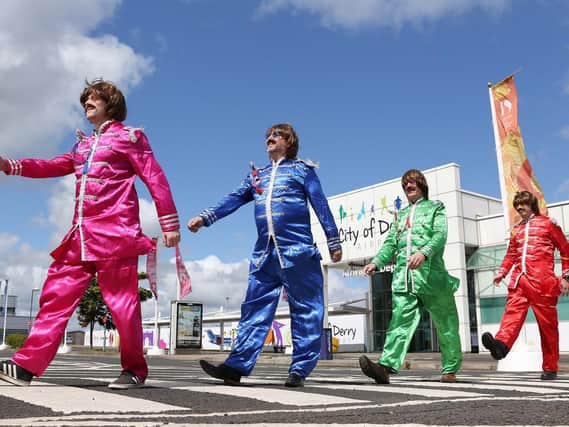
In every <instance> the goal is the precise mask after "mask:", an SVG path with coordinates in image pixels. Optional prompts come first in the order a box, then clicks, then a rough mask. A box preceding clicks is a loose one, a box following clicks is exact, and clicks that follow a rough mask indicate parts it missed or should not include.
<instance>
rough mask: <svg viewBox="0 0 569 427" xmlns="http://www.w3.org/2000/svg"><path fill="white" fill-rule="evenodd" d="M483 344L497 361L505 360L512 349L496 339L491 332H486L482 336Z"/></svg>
mask: <svg viewBox="0 0 569 427" xmlns="http://www.w3.org/2000/svg"><path fill="white" fill-rule="evenodd" d="M482 344H484V347H486V348H487V349H488V350H490V354H491V355H492V357H493V358H494V359H496V360H500V359H503V358H504V357H506V356H507V354H508V352H509V351H510V349H509V348H508V346H507V345H506V344H504V343H503V342H502V341H500V340H497V339H495V338H494V337H493V336H492V334H491V333H490V332H484V333H483V334H482Z"/></svg>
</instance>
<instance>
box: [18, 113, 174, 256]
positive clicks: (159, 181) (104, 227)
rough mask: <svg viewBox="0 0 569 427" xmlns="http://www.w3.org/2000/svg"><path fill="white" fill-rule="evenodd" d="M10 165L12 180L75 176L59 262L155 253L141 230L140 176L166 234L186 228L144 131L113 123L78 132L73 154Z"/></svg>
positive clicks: (56, 251) (58, 253) (58, 254)
mask: <svg viewBox="0 0 569 427" xmlns="http://www.w3.org/2000/svg"><path fill="white" fill-rule="evenodd" d="M8 161H9V163H10V171H8V172H7V174H8V175H21V176H25V177H29V178H51V177H58V176H64V175H69V174H71V173H75V178H76V185H75V214H74V216H73V226H72V228H71V230H70V231H69V232H68V233H67V234H66V236H65V237H64V238H63V241H62V242H61V244H60V245H59V246H58V247H57V248H56V249H55V250H54V251H53V252H52V253H51V255H52V256H53V258H54V259H55V260H58V261H61V262H80V261H98V260H105V259H120V258H128V257H132V256H137V255H142V254H146V253H148V252H149V251H150V250H151V249H152V248H153V245H154V243H153V242H152V240H151V239H149V238H148V237H147V236H145V235H144V234H143V233H142V230H141V228H140V218H139V207H138V195H137V193H136V189H135V187H134V181H135V178H136V177H137V176H139V177H140V178H141V179H142V181H143V182H144V183H145V184H146V186H147V187H148V189H149V191H150V194H151V195H152V198H153V200H154V203H155V204H156V210H157V213H158V220H159V222H160V226H161V228H162V231H163V232H166V231H176V230H178V229H179V228H180V222H179V219H178V213H177V211H176V206H175V204H174V200H173V198H172V193H171V191H170V186H169V184H168V181H167V179H166V176H165V175H164V172H163V171H162V168H161V167H160V165H159V164H158V162H157V161H156V159H155V158H154V154H153V153H152V149H151V148H150V145H149V144H148V140H147V138H146V135H144V133H143V132H142V130H140V129H136V128H130V127H126V126H125V125H123V124H122V123H121V122H118V121H112V120H111V121H107V122H105V123H103V124H102V125H101V126H100V128H99V131H98V132H94V133H93V134H92V135H90V136H86V135H85V134H83V133H82V132H80V131H78V132H77V142H76V143H75V145H74V146H73V149H72V150H71V151H70V152H69V153H66V154H63V155H60V156H57V157H54V158H53V159H50V160H40V159H22V160H12V159H8Z"/></svg>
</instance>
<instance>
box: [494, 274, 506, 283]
mask: <svg viewBox="0 0 569 427" xmlns="http://www.w3.org/2000/svg"><path fill="white" fill-rule="evenodd" d="M503 279H504V276H502V275H501V274H497V275H496V276H494V279H492V282H494V285H496V286H500V283H501V282H502V280H503Z"/></svg>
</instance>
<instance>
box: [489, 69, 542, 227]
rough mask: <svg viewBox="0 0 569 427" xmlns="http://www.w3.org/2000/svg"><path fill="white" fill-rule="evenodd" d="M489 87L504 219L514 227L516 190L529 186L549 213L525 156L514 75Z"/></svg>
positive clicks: (528, 188)
mask: <svg viewBox="0 0 569 427" xmlns="http://www.w3.org/2000/svg"><path fill="white" fill-rule="evenodd" d="M489 91H490V105H491V108H492V122H493V126H494V139H495V142H496V155H497V157H498V170H499V172H500V190H501V193H502V204H503V206H504V219H505V220H506V227H507V228H508V229H511V227H512V226H513V225H514V224H516V223H517V222H518V221H519V216H518V214H517V212H516V211H515V210H514V207H513V206H512V202H513V200H514V196H515V194H516V192H517V191H523V190H526V191H529V192H531V193H532V194H533V195H534V196H535V197H537V199H538V201H539V210H540V212H541V213H542V214H543V215H547V206H546V204H545V198H544V197H543V192H542V191H541V187H540V186H539V183H538V182H537V179H536V177H535V175H534V173H533V170H532V167H531V165H530V163H529V161H528V159H527V157H526V152H525V147H524V141H523V139H522V133H521V130H520V125H519V123H518V94H517V91H516V86H515V85H514V76H513V75H512V76H509V77H507V78H506V79H504V80H502V81H501V82H500V83H498V84H495V85H489Z"/></svg>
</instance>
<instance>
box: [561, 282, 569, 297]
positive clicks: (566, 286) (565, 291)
mask: <svg viewBox="0 0 569 427" xmlns="http://www.w3.org/2000/svg"><path fill="white" fill-rule="evenodd" d="M561 295H569V282H568V281H567V280H565V279H561Z"/></svg>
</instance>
